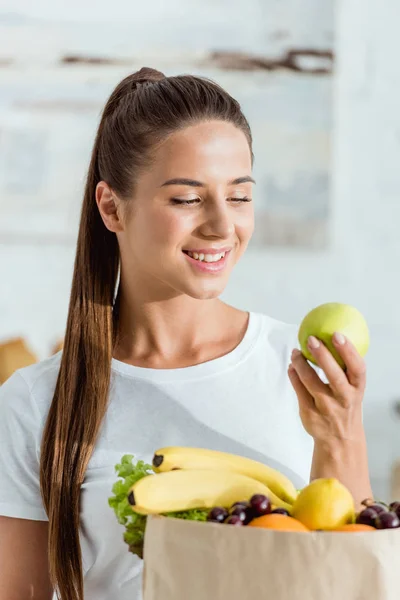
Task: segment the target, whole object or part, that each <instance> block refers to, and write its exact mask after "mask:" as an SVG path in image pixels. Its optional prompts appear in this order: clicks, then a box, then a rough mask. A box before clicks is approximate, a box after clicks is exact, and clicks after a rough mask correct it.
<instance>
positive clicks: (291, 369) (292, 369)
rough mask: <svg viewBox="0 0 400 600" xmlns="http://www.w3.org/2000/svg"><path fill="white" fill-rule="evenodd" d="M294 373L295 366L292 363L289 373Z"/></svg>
mask: <svg viewBox="0 0 400 600" xmlns="http://www.w3.org/2000/svg"><path fill="white" fill-rule="evenodd" d="M293 371H294V366H293V365H292V363H290V365H289V373H293Z"/></svg>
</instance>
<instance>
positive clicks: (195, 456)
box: [153, 446, 298, 504]
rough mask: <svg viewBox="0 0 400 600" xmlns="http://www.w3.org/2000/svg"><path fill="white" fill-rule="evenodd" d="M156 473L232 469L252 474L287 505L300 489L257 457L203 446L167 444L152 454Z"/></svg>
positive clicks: (250, 475) (236, 471)
mask: <svg viewBox="0 0 400 600" xmlns="http://www.w3.org/2000/svg"><path fill="white" fill-rule="evenodd" d="M153 467H154V471H155V472H156V473H164V472H167V471H172V470H174V469H217V470H225V471H233V472H235V473H241V474H242V475H247V476H248V477H252V478H253V479H256V480H257V481H260V482H261V483H263V484H264V485H266V486H267V487H269V488H270V490H271V491H272V492H273V493H274V494H275V495H276V496H278V498H281V499H282V500H283V501H284V502H287V503H288V504H293V503H294V501H295V500H296V498H297V496H298V492H297V490H296V488H295V486H294V485H293V484H292V482H291V481H290V479H288V478H287V477H286V475H283V474H282V473H279V471H277V470H276V469H273V468H272V467H269V466H267V465H264V464H263V463H260V462H258V461H256V460H252V459H250V458H245V457H243V456H238V455H236V454H229V453H226V452H219V451H217V450H207V449H204V448H190V447H188V448H186V447H182V446H175V447H174V446H168V447H166V448H160V449H159V450H157V451H156V453H155V454H154V457H153Z"/></svg>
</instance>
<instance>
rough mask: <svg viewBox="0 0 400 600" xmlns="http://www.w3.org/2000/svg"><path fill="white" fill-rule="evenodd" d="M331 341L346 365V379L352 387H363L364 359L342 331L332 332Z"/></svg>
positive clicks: (365, 376) (365, 374)
mask: <svg viewBox="0 0 400 600" xmlns="http://www.w3.org/2000/svg"><path fill="white" fill-rule="evenodd" d="M332 343H333V345H334V346H335V348H336V350H337V351H338V353H339V355H340V356H341V358H342V359H343V362H344V364H345V365H346V375H347V379H348V381H349V382H350V384H351V385H353V386H354V387H357V388H360V389H364V388H365V384H366V379H367V370H366V365H365V361H364V359H363V358H362V356H361V355H360V354H359V353H358V352H357V350H356V348H355V347H354V345H353V344H352V343H351V341H350V340H349V339H348V338H346V336H344V335H343V334H342V333H338V332H336V333H334V334H333V336H332Z"/></svg>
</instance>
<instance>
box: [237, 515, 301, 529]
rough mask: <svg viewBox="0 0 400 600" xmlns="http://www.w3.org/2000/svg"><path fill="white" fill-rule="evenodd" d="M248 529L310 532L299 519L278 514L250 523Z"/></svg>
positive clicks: (265, 516) (259, 518)
mask: <svg viewBox="0 0 400 600" xmlns="http://www.w3.org/2000/svg"><path fill="white" fill-rule="evenodd" d="M248 527H262V528H263V529H275V530H279V531H303V532H304V531H310V530H309V529H308V527H306V526H305V525H303V523H301V522H300V521H298V520H297V519H294V518H293V517H287V516H286V515H279V514H276V513H275V514H269V515H264V516H263V517H257V518H256V519H253V520H252V521H251V523H249V525H248Z"/></svg>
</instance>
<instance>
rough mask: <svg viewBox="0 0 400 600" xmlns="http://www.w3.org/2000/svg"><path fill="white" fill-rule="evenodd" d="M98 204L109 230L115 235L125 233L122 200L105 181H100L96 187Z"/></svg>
mask: <svg viewBox="0 0 400 600" xmlns="http://www.w3.org/2000/svg"><path fill="white" fill-rule="evenodd" d="M96 203H97V207H98V209H99V212H100V215H101V218H102V219H103V223H104V225H105V226H106V227H107V229H108V230H109V231H113V232H114V233H118V232H120V231H123V229H124V228H123V223H122V220H121V209H120V200H119V199H118V198H117V197H116V195H115V194H114V193H113V191H112V189H111V188H110V186H109V185H108V184H107V183H106V182H105V181H100V182H99V183H98V184H97V186H96Z"/></svg>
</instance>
